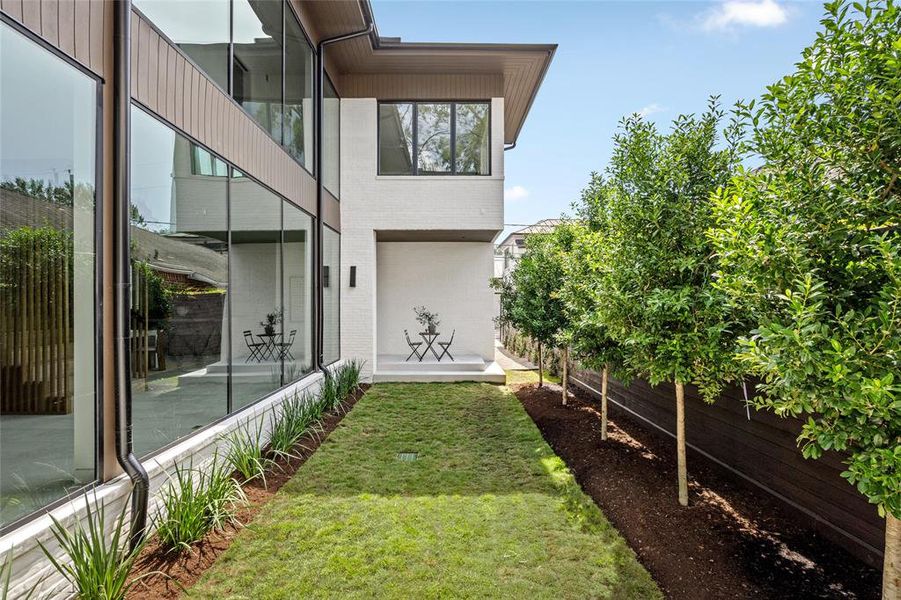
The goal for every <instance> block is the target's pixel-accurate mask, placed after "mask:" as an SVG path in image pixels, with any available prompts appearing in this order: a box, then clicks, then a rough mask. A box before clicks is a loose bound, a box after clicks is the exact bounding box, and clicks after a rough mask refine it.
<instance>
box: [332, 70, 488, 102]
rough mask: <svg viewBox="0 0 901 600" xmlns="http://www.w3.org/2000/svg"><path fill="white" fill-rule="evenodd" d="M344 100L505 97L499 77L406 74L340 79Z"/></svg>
mask: <svg viewBox="0 0 901 600" xmlns="http://www.w3.org/2000/svg"><path fill="white" fill-rule="evenodd" d="M341 89H342V92H343V96H344V97H345V98H378V99H384V100H401V99H404V100H406V99H409V100H435V99H437V100H456V99H460V100H474V99H488V98H499V97H502V96H503V95H504V77H503V75H500V74H482V73H471V74H460V73H449V74H444V75H442V74H434V75H427V74H409V75H402V74H397V73H386V74H377V73H353V74H349V75H344V76H343V77H342V78H341Z"/></svg>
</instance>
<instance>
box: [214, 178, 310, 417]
mask: <svg viewBox="0 0 901 600" xmlns="http://www.w3.org/2000/svg"><path fill="white" fill-rule="evenodd" d="M235 173H236V174H238V173H239V172H238V171H235ZM229 193H230V199H231V253H230V258H231V274H232V279H233V280H234V281H237V282H240V285H235V286H234V290H233V293H232V303H231V310H232V313H231V314H232V324H231V330H232V348H233V352H232V373H233V380H232V407H233V409H234V410H238V409H240V408H241V407H243V406H247V405H248V404H251V403H252V402H254V401H255V400H258V399H259V398H262V397H263V396H265V395H266V394H268V393H269V392H271V391H273V390H276V389H278V388H279V387H281V385H282V361H281V360H280V358H279V348H280V347H279V343H281V342H283V334H284V310H283V307H282V298H283V294H282V244H281V240H282V199H281V198H279V197H278V196H276V195H275V194H273V193H272V192H270V191H269V190H267V189H266V188H264V187H263V186H261V185H260V184H258V183H257V182H255V181H253V180H252V179H250V178H249V177H243V176H238V177H234V176H233V177H232V178H231V188H230V192H229ZM289 333H290V331H289ZM295 343H297V342H296V339H295ZM295 356H297V355H295Z"/></svg>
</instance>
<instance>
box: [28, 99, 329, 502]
mask: <svg viewBox="0 0 901 600" xmlns="http://www.w3.org/2000/svg"><path fill="white" fill-rule="evenodd" d="M131 106H132V107H134V108H137V109H139V110H141V111H143V112H144V113H145V114H147V115H149V116H150V117H152V118H153V119H156V120H157V121H159V122H160V123H161V124H162V125H164V126H166V127H168V128H169V129H171V130H172V131H174V132H175V133H177V134H178V135H181V136H182V137H184V138H185V139H187V140H188V141H189V142H191V143H192V144H194V145H195V146H198V147H200V148H202V149H203V150H206V151H207V152H209V153H210V154H211V155H212V156H213V157H215V158H218V159H219V160H221V161H222V162H224V163H225V164H226V166H227V168H228V185H226V187H225V189H226V200H227V202H226V218H227V221H228V243H229V248H231V241H232V223H231V210H232V205H231V201H232V199H231V179H232V178H233V177H234V174H235V173H236V172H237V173H240V174H241V177H246V178H247V179H249V180H251V181H253V182H254V183H256V184H257V185H259V186H261V187H262V188H264V189H265V190H267V191H268V192H270V193H272V194H273V195H274V196H275V197H277V198H278V199H279V200H280V201H281V204H280V207H281V209H280V210H281V213H282V216H281V217H280V218H279V221H280V223H282V232H281V233H280V234H279V247H280V248H282V238H283V235H284V203H285V202H287V203H289V204H291V205H293V206H294V207H295V208H297V210H299V211H301V212H303V213H304V214H305V215H307V216H308V217H310V219H311V222H312V226H313V234H314V235H315V232H316V225H317V218H316V216H315V215H313V214H311V213H310V212H308V211H307V210H306V209H304V208H303V207H302V206H300V205H298V204H296V203H294V202H292V201H291V200H290V199H289V198H285V197H284V196H282V195H281V194H279V193H278V192H276V191H275V190H273V189H272V188H271V187H269V186H268V185H266V184H265V183H263V182H262V181H260V180H259V179H257V178H256V177H254V176H253V175H250V174H248V173H247V172H246V171H244V170H243V169H239V168H238V167H237V166H236V165H235V164H234V163H233V162H231V161H229V160H228V159H226V158H224V157H222V156H221V155H219V153H217V152H215V151H214V150H212V149H211V148H210V147H209V146H207V145H206V144H203V143H202V142H200V140H198V139H197V138H195V137H194V136H192V135H191V134H189V133H187V132H186V131H184V130H183V129H182V128H180V127H177V126H176V125H174V124H173V123H169V122H168V121H166V120H165V119H164V118H163V117H162V116H160V115H158V114H156V113H155V112H153V111H152V110H150V109H149V108H148V107H146V106H144V105H143V104H142V103H140V102H138V101H137V99H134V98H132V100H131ZM200 177H205V175H201V176H200ZM239 178H240V177H239ZM98 227H99V224H98ZM339 234H340V232H339ZM282 250H283V249H282ZM282 250H280V251H282ZM282 263H283V261H282ZM315 268H316V265H315V264H313V269H315ZM281 270H282V271H283V270H284V264H282V269H281ZM313 279H314V278H313V277H310V287H311V293H312V294H313V296H314V297H315V295H316V287H315V286H314V285H313ZM228 280H229V285H231V282H232V261H231V260H230V259H229V261H228ZM283 280H284V278H283V277H282V281H280V282H279V285H280V286H283V285H284V281H283ZM98 287H100V289H101V290H102V286H98ZM282 297H284V295H283V294H282ZM227 303H228V312H229V320H228V332H229V339H230V340H231V338H232V337H233V334H234V332H233V330H232V320H231V314H232V305H231V303H232V295H231V294H228V297H227ZM339 315H340V313H339ZM311 318H312V319H313V321H314V322H313V323H312V325H311V327H312V329H313V331H315V330H316V323H315V320H316V318H317V316H316V311H311ZM339 318H340V317H339ZM339 327H340V321H339ZM311 346H312V343H311ZM311 351H313V349H312V348H311ZM233 356H234V354H233V348H232V344H231V343H229V367H228V369H229V372H228V373H229V384H228V398H227V407H228V409H227V412H226V414H224V415H223V416H221V417H219V418H218V419H216V420H214V421H210V422H209V423H207V424H205V425H204V426H202V427H198V428H197V429H194V430H192V431H191V433H189V434H188V435H185V436H183V437H180V438H178V439H176V440H172V441H170V442H167V443H166V444H165V445H162V446H160V447H159V448H157V449H155V450H153V451H152V452H148V453H147V454H143V455H141V457H140V460H141V461H142V462H143V461H147V460H150V459H152V458H154V457H155V456H158V455H159V454H161V453H162V452H165V451H167V450H169V449H171V448H174V447H175V446H177V445H178V444H181V443H182V442H184V441H185V440H187V439H190V438H191V437H193V436H194V435H197V434H198V433H201V432H204V431H207V430H208V429H210V428H211V427H215V426H216V425H219V424H220V423H222V422H223V421H225V420H227V419H230V418H232V417H234V416H236V415H240V414H242V413H245V412H246V411H248V410H252V409H253V408H254V407H255V406H256V405H257V404H259V403H260V402H262V401H264V400H266V399H267V398H269V397H271V396H274V395H276V394H280V393H282V392H284V391H285V390H287V389H288V388H290V387H291V386H293V385H295V384H296V383H297V382H298V381H302V380H303V379H304V378H305V377H309V376H310V375H313V374H315V373H316V372H317V371H316V364H315V360H314V361H313V364H312V368H311V369H310V370H309V371H306V372H304V373H303V374H301V376H300V378H299V379H295V380H293V381H289V382H287V383H282V384H281V385H280V386H279V387H277V388H274V389H272V390H269V391H268V392H266V393H265V394H264V395H262V396H260V397H258V398H256V399H254V400H253V401H252V402H249V403H247V404H245V405H244V406H241V407H240V408H238V409H237V410H235V407H234V398H233V393H232V379H231V375H232V373H231V368H232V360H233ZM130 378H131V375H130V374H129V380H130ZM284 378H285V374H284V366H282V375H281V381H284ZM101 418H102V415H101ZM129 426H132V427H133V426H134V423H129ZM91 485H92V486H96V485H99V480H95V481H94V482H93V483H92V484H91ZM84 489H85V488H82V489H81V490H79V492H78V493H76V494H73V495H72V496H70V497H69V498H68V500H71V499H72V498H73V497H77V496H78V495H79V494H82V493H83V492H84ZM88 489H89V488H88ZM68 500H67V501H68ZM63 503H64V502H62V501H61V502H60V504H63ZM33 514H36V515H40V514H43V509H42V510H41V511H39V512H37V513H33Z"/></svg>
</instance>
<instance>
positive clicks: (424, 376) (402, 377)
mask: <svg viewBox="0 0 901 600" xmlns="http://www.w3.org/2000/svg"><path fill="white" fill-rule="evenodd" d="M423 362H425V361H423ZM482 364H483V368H481V369H475V368H474V369H470V370H434V369H431V368H430V367H431V365H429V366H428V367H423V368H422V369H419V370H410V369H406V370H385V369H383V368H382V367H381V363H380V364H379V368H378V369H377V370H376V372H375V373H373V375H372V381H373V383H385V382H392V381H393V382H415V383H426V382H435V383H450V382H454V381H479V382H485V383H506V381H507V375H506V374H505V373H504V370H503V369H502V368H501V367H500V365H498V364H497V363H496V362H491V363H489V364H488V365H485V364H484V361H482Z"/></svg>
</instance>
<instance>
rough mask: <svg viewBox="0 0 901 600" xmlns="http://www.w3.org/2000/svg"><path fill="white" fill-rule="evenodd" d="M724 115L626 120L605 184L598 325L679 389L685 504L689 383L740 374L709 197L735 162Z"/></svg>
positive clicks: (643, 368) (637, 362) (634, 359)
mask: <svg viewBox="0 0 901 600" xmlns="http://www.w3.org/2000/svg"><path fill="white" fill-rule="evenodd" d="M722 117H723V113H722V111H721V110H720V108H719V106H718V103H717V101H716V99H715V98H714V99H711V101H710V105H709V108H708V110H707V111H706V112H705V113H703V114H702V115H700V116H699V117H695V116H685V115H682V116H680V117H678V118H677V119H676V120H675V121H674V122H673V125H672V130H671V131H670V132H669V133H667V134H661V133H659V132H658V131H657V129H656V127H655V126H654V125H653V124H652V123H648V122H646V121H644V120H643V119H642V118H641V117H640V116H638V115H634V116H632V117H629V118H626V119H624V120H623V122H622V125H621V130H620V132H619V133H618V134H617V135H616V136H615V138H614V151H613V157H612V159H611V163H610V166H609V168H608V170H607V179H606V182H605V183H604V186H603V187H604V195H605V206H604V213H605V215H604V218H605V219H606V220H608V221H607V227H606V231H605V233H604V236H603V239H602V240H600V241H599V242H598V243H599V244H600V246H601V248H600V249H599V254H598V258H599V260H601V261H603V262H604V263H606V264H605V266H604V267H603V268H602V277H601V283H600V285H599V286H598V287H597V288H596V289H595V293H596V294H597V296H596V298H595V306H596V309H597V312H598V319H599V323H601V324H603V326H604V327H606V330H607V332H608V333H607V334H608V335H609V336H610V337H612V338H613V339H614V340H616V341H617V342H618V344H620V345H621V346H622V347H625V348H628V359H629V366H630V367H631V368H632V369H634V370H635V371H636V373H639V374H641V375H643V376H644V377H646V378H647V379H648V380H649V382H650V383H651V384H652V385H656V384H658V383H660V382H663V381H670V382H672V383H673V384H674V385H675V392H676V394H675V395H676V439H677V457H678V483H679V503H680V504H682V505H683V506H684V505H687V504H688V479H687V472H686V471H687V469H686V457H685V384H687V383H694V384H697V385H698V386H699V388H700V390H701V392H702V393H703V395H704V397H705V399H706V400H708V401H713V399H715V398H716V396H717V395H718V393H719V392H720V390H721V387H722V384H723V382H724V381H725V380H727V379H729V378H730V377H731V376H733V375H734V374H735V371H734V369H735V364H734V361H733V360H732V359H733V349H734V337H733V334H732V331H733V330H734V327H735V325H736V324H735V323H734V316H733V314H732V313H731V310H730V306H729V303H728V297H727V296H726V295H725V294H724V293H723V292H722V291H720V290H718V289H716V288H715V287H714V286H713V285H712V283H713V273H714V271H715V270H716V269H715V267H716V263H715V261H714V260H713V258H712V248H711V243H710V241H709V240H708V239H707V236H706V232H707V230H708V229H709V227H710V225H711V224H712V210H711V202H710V196H711V194H712V192H714V191H715V190H716V189H717V188H719V187H720V186H722V185H723V184H725V183H726V181H727V180H728V178H729V176H730V175H731V173H732V172H733V170H734V166H735V164H736V162H737V158H738V156H737V151H736V150H735V148H736V144H735V142H734V139H735V134H736V133H737V132H736V130H734V129H730V130H727V135H726V142H727V143H726V144H725V147H722V148H719V147H718V146H719V144H720V141H721V140H720V136H719V132H718V129H719V126H720V121H721V119H722Z"/></svg>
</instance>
